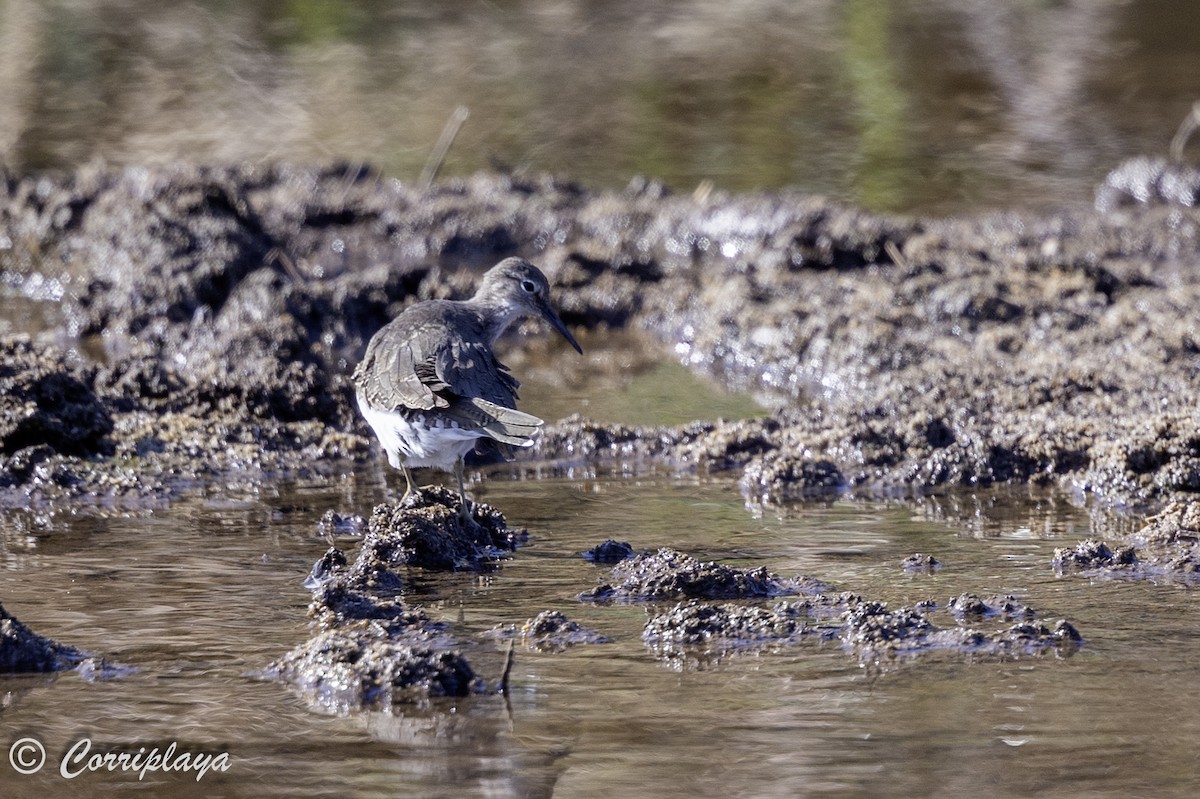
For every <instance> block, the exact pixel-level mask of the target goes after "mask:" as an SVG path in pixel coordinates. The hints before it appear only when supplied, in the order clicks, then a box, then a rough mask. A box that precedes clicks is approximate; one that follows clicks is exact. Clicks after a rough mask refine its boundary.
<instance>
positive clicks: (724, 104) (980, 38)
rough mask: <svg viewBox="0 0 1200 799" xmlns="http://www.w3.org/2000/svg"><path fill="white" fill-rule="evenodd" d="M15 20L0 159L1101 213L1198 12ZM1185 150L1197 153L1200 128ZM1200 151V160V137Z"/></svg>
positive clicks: (1117, 5)
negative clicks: (441, 149) (281, 169)
mask: <svg viewBox="0 0 1200 799" xmlns="http://www.w3.org/2000/svg"><path fill="white" fill-rule="evenodd" d="M2 11H3V13H0V107H3V108H4V109H5V114H4V115H3V117H2V118H0V163H2V164H4V165H5V166H7V167H9V168H11V169H13V170H15V171H17V172H18V173H22V172H26V171H28V170H32V169H43V168H71V167H74V166H78V165H80V164H84V163H87V162H88V161H90V160H93V159H103V160H105V161H107V162H109V163H116V164H135V165H137V164H145V163H148V162H154V163H163V162H171V161H176V160H181V159H186V160H191V161H202V162H207V161H213V160H229V159H232V160H242V159H246V160H250V161H252V162H258V161H267V160H276V159H284V160H291V161H299V162H302V163H311V162H313V161H317V160H319V161H328V160H335V159H348V160H351V161H359V160H361V161H366V162H369V163H372V164H375V165H377V166H378V167H379V168H380V169H381V170H382V172H383V173H384V174H385V175H386V176H388V177H391V178H397V179H400V180H404V181H416V180H418V178H419V176H420V175H421V173H422V171H423V169H424V168H425V166H426V164H427V161H428V160H429V159H430V155H431V152H432V151H433V150H434V149H435V142H437V141H438V139H439V136H440V135H441V133H442V131H443V128H444V126H445V125H446V124H447V122H448V120H449V119H451V118H452V117H453V115H454V113H455V110H456V109H457V108H459V107H463V108H466V109H468V111H469V114H470V115H469V117H468V118H467V119H466V121H465V122H464V123H463V124H462V126H461V127H460V128H459V131H458V135H457V137H455V138H454V140H453V145H452V146H451V147H450V149H449V152H448V154H447V157H446V158H445V161H444V163H443V165H442V171H441V174H442V175H443V176H454V175H465V174H470V173H473V172H475V171H477V170H479V169H487V168H497V167H498V168H501V169H515V170H518V171H530V172H534V173H538V172H551V173H554V174H557V175H559V176H562V177H565V178H568V179H572V180H582V181H583V182H585V183H586V184H588V185H591V186H595V187H610V186H623V185H625V184H627V183H628V182H629V180H630V178H631V177H632V176H634V175H637V174H641V175H645V176H647V177H650V178H653V179H657V180H662V181H664V182H665V183H666V184H667V185H669V186H671V187H672V188H674V189H676V190H678V191H682V192H690V191H692V190H694V189H696V188H697V186H698V185H701V184H703V183H704V182H705V181H711V183H712V184H713V185H714V186H715V187H716V188H717V189H725V190H729V191H747V190H756V189H775V188H779V187H784V186H790V187H796V188H798V189H800V190H803V191H809V192H818V193H822V194H828V195H831V196H833V197H835V198H839V199H843V200H847V201H851V202H854V203H856V204H858V205H862V206H866V207H868V208H871V209H875V210H889V211H919V212H926V213H951V214H957V213H961V212H963V211H964V210H968V209H978V208H991V207H1005V208H1007V207H1025V208H1029V207H1040V208H1044V207H1055V206H1060V205H1075V204H1088V203H1090V202H1091V198H1092V189H1093V186H1094V185H1095V184H1096V183H1097V182H1098V181H1099V180H1100V179H1101V178H1102V177H1103V176H1104V174H1105V173H1106V172H1107V171H1108V170H1109V169H1111V168H1112V167H1113V166H1115V165H1116V163H1117V162H1119V161H1120V160H1121V159H1124V158H1127V157H1129V156H1131V155H1136V154H1159V155H1165V153H1166V149H1167V145H1168V143H1169V142H1170V141H1171V137H1172V134H1173V133H1174V132H1175V130H1176V128H1177V127H1178V125H1179V123H1180V122H1181V121H1182V119H1183V118H1184V116H1185V115H1186V114H1187V113H1188V112H1189V110H1190V108H1191V105H1192V103H1193V101H1195V100H1196V88H1195V81H1194V77H1193V76H1194V75H1195V74H1196V73H1197V71H1198V70H1200V37H1198V36H1197V31H1198V30H1200V17H1198V15H1200V6H1197V4H1195V3H1191V2H1186V1H1181V0H1170V2H1163V0H1153V1H1151V0H1089V2H1086V3H994V2H986V1H980V0H952V1H951V0H932V1H931V2H925V3H895V2H888V0H849V1H848V2H843V1H842V0H805V1H804V2H791V1H789V2H778V0H737V2H710V1H709V0H694V1H693V2H687V3H668V2H645V1H644V0H638V2H629V1H628V0H608V1H607V2H603V3H572V2H564V1H563V0H518V1H517V2H503V3H482V2H474V0H467V1H466V2H463V1H461V0H449V1H448V2H443V3H438V4H436V5H430V4H428V3H420V2H389V3H380V2H378V1H377V0H351V1H348V2H343V3H286V4H284V3H276V2H261V1H260V2H244V3H233V4H230V3H218V4H212V3H207V4H204V3H159V2H153V1H152V0H127V1H126V2H123V3H119V4H115V3H109V2H97V1H96V0H82V1H81V2H71V3H64V2H32V1H31V0H10V2H8V3H6V4H5V5H4V6H3V9H2ZM1193 147H1194V145H1193ZM1192 152H1193V154H1194V149H1193V151H1192Z"/></svg>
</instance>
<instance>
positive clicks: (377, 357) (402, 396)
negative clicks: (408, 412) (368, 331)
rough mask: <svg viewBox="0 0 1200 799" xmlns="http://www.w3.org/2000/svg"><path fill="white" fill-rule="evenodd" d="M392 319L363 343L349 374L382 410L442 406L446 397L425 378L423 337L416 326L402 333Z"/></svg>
mask: <svg viewBox="0 0 1200 799" xmlns="http://www.w3.org/2000/svg"><path fill="white" fill-rule="evenodd" d="M396 321H398V320H393V321H392V322H391V323H390V324H387V325H385V326H384V327H383V328H382V329H381V330H380V331H379V332H378V333H376V334H375V335H374V336H373V337H372V338H371V341H370V343H369V344H367V352H366V354H365V355H363V359H362V361H361V362H360V363H359V364H358V366H357V367H356V368H355V370H354V375H353V380H354V384H355V386H356V387H357V388H358V392H359V394H360V395H362V397H364V398H365V399H366V400H367V402H369V403H370V404H371V405H372V406H374V407H376V408H380V409H385V410H393V411H394V410H400V409H401V408H412V409H415V410H426V411H427V410H430V409H432V408H436V407H445V406H446V405H447V404H448V403H447V401H446V400H444V399H440V398H439V397H438V396H437V395H436V394H435V393H434V391H433V389H432V388H431V387H430V385H429V383H427V382H426V380H428V379H429V373H428V369H427V368H425V367H424V366H423V364H425V363H426V362H427V361H428V360H429V358H430V356H429V355H428V354H427V353H425V352H424V348H423V347H422V346H421V344H422V341H423V339H424V338H425V337H423V336H421V335H419V333H420V330H419V329H418V330H410V331H408V332H407V333H406V332H405V330H404V328H403V327H402V326H400V325H397V324H396Z"/></svg>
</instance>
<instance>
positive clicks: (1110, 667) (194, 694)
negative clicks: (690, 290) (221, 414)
mask: <svg viewBox="0 0 1200 799" xmlns="http://www.w3.org/2000/svg"><path fill="white" fill-rule="evenodd" d="M378 475H379V472H378V471H377V470H371V469H368V470H364V471H362V472H359V473H356V474H352V475H347V476H346V477H345V479H343V480H342V481H340V482H338V483H336V484H331V485H309V486H296V485H288V486H281V487H279V489H278V490H277V491H275V490H271V491H265V492H263V493H261V494H259V495H257V496H225V495H221V494H220V493H218V492H210V493H208V494H207V495H205V496H202V497H196V498H194V499H190V500H188V501H185V502H180V503H178V504H176V505H175V506H174V507H172V508H171V509H170V510H169V511H167V512H163V513H159V514H155V515H154V516H150V517H143V518H118V519H97V518H88V517H81V518H75V519H71V518H61V519H55V520H52V521H50V522H49V523H48V525H46V526H39V524H38V523H37V521H36V520H32V519H29V518H24V517H21V516H20V515H17V516H7V517H5V518H4V520H3V522H2V524H3V532H4V537H3V553H2V559H0V563H2V565H3V567H4V571H5V574H6V576H5V580H4V604H5V607H6V608H8V609H9V610H10V611H11V612H13V613H14V614H16V615H17V616H18V617H20V618H22V619H23V620H24V621H25V622H27V623H28V624H30V625H31V626H33V627H34V628H35V629H37V630H38V631H40V632H42V633H44V634H48V635H51V636H53V637H55V638H56V639H58V640H61V641H63V642H67V643H70V644H73V645H76V646H79V647H83V648H86V649H89V650H93V651H97V652H102V653H104V654H105V655H106V656H108V657H110V658H112V659H114V660H117V661H120V662H122V663H125V664H128V665H131V666H134V667H136V668H137V669H138V671H137V673H135V674H133V675H132V676H128V677H124V678H119V679H113V680H108V681H102V682H98V683H89V682H86V681H84V680H83V679H81V678H80V677H79V676H78V675H76V674H73V673H72V674H64V675H61V676H58V677H51V678H41V677H23V678H9V679H6V680H4V681H3V684H2V687H0V690H2V691H3V697H4V702H3V707H4V709H3V711H2V712H0V719H2V721H3V726H2V729H3V731H4V733H5V735H6V737H7V738H8V739H10V740H15V739H16V738H18V737H20V736H22V735H31V736H35V737H38V738H39V739H40V740H42V741H43V742H44V743H45V745H46V747H47V749H48V750H49V752H50V758H51V761H52V765H53V764H54V763H55V762H56V758H57V757H58V756H59V755H60V754H61V753H62V752H63V751H64V750H65V749H66V748H67V747H68V746H69V745H70V744H72V743H73V742H75V741H77V740H78V739H80V738H83V737H90V738H92V739H93V740H95V741H103V742H108V743H123V744H132V745H133V748H135V749H136V747H137V746H150V745H165V744H166V743H168V742H170V741H179V742H181V744H187V745H190V746H191V747H192V748H193V749H197V750H201V749H202V750H205V751H210V752H213V751H228V752H229V754H230V757H231V762H232V766H231V768H230V770H229V771H228V772H226V773H224V774H210V775H208V776H206V777H205V778H204V780H203V781H202V782H201V783H200V784H196V783H194V782H192V781H190V780H189V779H188V778H186V777H184V776H179V775H157V777H156V776H155V775H149V776H147V778H146V783H148V784H146V783H142V784H140V783H139V782H138V780H137V779H136V778H135V776H131V775H126V774H87V775H84V776H81V777H79V778H77V779H76V780H75V781H74V782H72V783H70V784H69V785H67V787H69V788H70V789H72V790H77V791H81V792H83V793H85V794H87V795H93V794H95V793H99V792H101V791H102V792H103V793H104V794H105V795H109V796H126V795H129V796H133V795H145V790H144V789H146V788H151V787H152V786H157V787H156V788H153V790H155V792H156V793H157V792H161V791H162V790H165V789H166V788H167V787H168V786H169V788H170V790H171V793H172V795H181V796H187V795H196V796H200V795H211V793H210V792H213V791H215V792H218V793H220V795H225V796H247V797H249V796H333V795H355V796H398V795H399V796H446V797H451V796H454V797H464V796H549V795H551V793H554V794H555V795H562V796H613V795H625V794H628V793H631V792H635V791H636V792H639V793H645V792H650V793H653V794H654V795H660V796H664V797H673V796H680V797H683V796H714V797H715V796H729V795H747V796H774V795H779V796H784V795H787V796H793V795H798V794H799V795H829V796H845V797H857V796H875V795H909V796H917V795H923V796H958V795H962V794H963V793H964V792H970V793H971V794H972V795H979V796H996V797H1002V796H1004V797H1011V796H1025V795H1030V796H1032V795H1039V796H1052V797H1085V796H1087V797H1096V796H1113V797H1116V796H1128V795H1155V796H1186V795H1191V794H1192V793H1193V792H1194V788H1195V786H1196V784H1197V783H1196V778H1197V773H1196V771H1197V767H1196V761H1195V758H1194V757H1192V756H1191V754H1190V749H1189V747H1190V742H1191V741H1194V740H1195V736H1196V735H1197V734H1198V733H1200V699H1197V698H1196V693H1195V691H1194V690H1192V687H1193V686H1192V683H1193V682H1194V673H1193V670H1192V669H1191V668H1190V666H1189V665H1188V664H1190V663H1192V662H1195V660H1196V658H1197V657H1200V650H1198V649H1197V646H1198V643H1197V642H1198V639H1197V638H1196V636H1195V634H1194V631H1195V630H1196V629H1197V628H1198V625H1200V609H1197V607H1196V604H1195V603H1194V602H1192V601H1191V595H1190V591H1187V590H1185V589H1182V588H1178V587H1173V586H1156V585H1151V584H1125V583H1118V582H1107V583H1099V584H1091V583H1089V581H1088V580H1086V579H1081V578H1062V579H1060V578H1056V577H1055V576H1054V574H1053V573H1052V571H1051V570H1050V568H1049V559H1050V555H1051V552H1052V550H1053V548H1054V547H1055V546H1056V545H1062V544H1064V543H1068V542H1073V541H1074V540H1076V539H1077V538H1079V537H1081V536H1084V535H1086V534H1087V533H1088V531H1089V529H1090V528H1091V525H1092V522H1091V521H1090V517H1089V514H1088V513H1087V512H1086V511H1084V510H1082V509H1080V508H1077V507H1074V506H1072V505H1071V504H1069V503H1067V502H1065V501H1063V499H1062V498H1061V497H1055V496H1048V495H1040V494H1031V493H1028V492H1024V491H1003V492H993V493H991V494H983V495H969V494H963V495H959V496H956V497H953V498H949V499H946V500H942V501H929V502H926V503H924V504H922V505H919V506H917V507H916V508H914V507H913V506H911V505H903V504H896V505H891V504H870V503H865V504H862V503H860V504H852V503H842V502H835V503H832V504H813V505H805V506H800V507H797V508H796V509H795V512H794V513H791V514H789V515H787V516H786V518H781V517H778V516H775V515H772V514H765V515H762V516H761V517H758V518H756V517H755V516H754V515H752V514H750V513H747V512H746V510H745V509H744V508H743V507H742V505H741V502H740V500H739V499H738V496H737V494H736V491H735V490H734V488H733V486H732V485H731V484H729V483H726V482H722V481H715V482H697V481H694V480H667V479H645V480H638V481H623V482H612V481H605V480H584V481H572V480H539V481H529V482H509V481H504V480H499V479H495V480H492V481H490V482H488V483H486V484H484V485H481V486H477V487H476V491H477V494H478V495H479V496H480V497H481V498H483V499H486V500H487V501H488V502H492V503H494V504H496V505H497V506H498V507H500V508H503V509H504V510H505V511H506V512H507V513H508V514H509V516H510V519H511V521H512V522H513V523H519V524H523V525H526V526H528V528H529V530H530V533H531V536H532V538H531V540H530V542H529V545H528V546H526V547H525V548H523V549H521V550H520V551H519V552H518V553H517V555H516V557H515V558H514V559H513V560H511V561H510V562H508V563H506V564H504V566H503V567H502V568H501V569H500V570H498V571H497V572H495V573H494V574H490V575H486V576H479V575H473V574H448V575H420V576H419V577H417V578H416V579H414V581H413V587H412V589H411V591H410V592H409V594H408V595H407V596H406V599H408V600H409V601H411V602H414V603H419V604H422V605H424V606H425V607H426V608H427V609H428V611H429V612H430V613H431V614H432V615H434V616H435V617H438V618H441V619H443V620H445V621H447V622H449V623H450V624H451V628H452V631H453V633H454V634H455V635H456V636H457V637H459V638H460V639H461V640H462V642H463V647H464V650H465V652H466V653H467V654H468V657H469V658H470V659H471V661H472V663H473V664H474V666H475V667H476V668H477V669H478V670H479V671H480V672H481V673H482V674H484V675H485V676H489V677H491V678H493V679H494V678H495V677H497V676H498V675H499V671H500V668H501V664H502V660H503V655H502V652H501V651H500V649H499V645H497V644H496V643H494V642H492V641H490V640H488V639H486V638H484V637H482V636H481V634H482V633H484V632H485V631H487V630H488V629H490V628H491V627H493V626H494V625H496V624H508V623H520V622H521V621H523V620H525V619H527V618H529V617H530V616H532V615H534V614H535V613H537V612H538V611H541V610H544V609H547V608H556V609H561V610H563V611H564V612H566V613H567V614H568V615H569V616H570V617H572V618H575V619H577V620H579V621H581V622H584V623H586V624H588V625H590V626H592V627H594V628H596V629H598V630H600V631H601V632H603V633H605V634H606V635H608V636H610V637H611V638H612V639H614V640H613V642H612V643H609V644H602V645H595V646H588V647H581V648H577V649H574V650H571V651H568V652H565V653H561V654H548V653H546V654H542V653H534V652H530V651H526V650H524V649H521V648H518V650H517V655H516V659H515V667H514V669H513V673H512V696H511V709H509V708H508V707H506V706H505V702H504V700H503V699H502V698H501V697H498V696H492V697H477V698H472V699H467V700H459V701H456V702H436V703H434V704H433V705H432V706H431V707H428V708H399V709H397V710H396V711H395V712H394V713H393V714H390V715H387V714H380V713H369V714H359V715H341V716H339V715H336V714H332V715H331V714H323V713H317V712H314V711H312V710H310V709H309V708H307V707H306V706H305V705H304V704H303V703H302V702H301V701H300V699H299V698H297V697H296V696H294V695H293V694H292V693H291V692H290V691H289V690H288V689H286V688H285V687H283V686H281V685H277V684H273V683H266V682H259V681H256V680H254V679H251V678H250V677H248V676H247V674H248V673H249V672H252V671H254V670H255V669H260V668H262V667H263V666H264V665H266V664H267V663H268V662H269V661H271V660H272V659H273V658H275V657H277V656H279V655H280V654H282V653H283V652H285V651H286V650H288V649H289V648H291V647H292V646H293V645H295V644H296V643H298V642H300V641H301V640H302V639H303V638H304V637H305V635H306V627H305V618H304V612H305V606H306V602H307V593H306V592H305V590H304V589H303V587H302V586H301V582H302V580H303V578H304V575H305V573H306V572H307V570H308V568H309V566H310V565H311V563H312V561H313V560H314V559H315V558H316V557H317V556H318V555H319V554H320V553H321V552H322V551H323V550H324V547H325V543H324V541H322V540H321V538H320V537H319V536H318V535H317V533H316V521H317V519H318V518H319V517H320V515H321V514H322V513H323V512H324V511H325V510H326V509H328V508H335V509H338V510H340V511H353V510H358V511H360V512H364V513H365V512H367V511H368V510H369V508H370V507H371V505H372V504H373V503H374V502H377V501H379V500H380V499H381V497H382V496H383V489H384V487H383V485H382V483H381V482H380V481H379V478H378ZM608 537H615V538H618V539H622V540H628V541H630V542H631V543H632V544H634V545H635V546H636V547H655V546H659V545H672V546H676V547H679V548H681V549H684V550H686V551H689V552H692V553H694V554H696V555H698V556H701V557H705V558H720V559H722V560H728V561H730V562H735V563H740V564H753V565H757V564H765V565H767V566H769V567H770V568H772V569H774V570H778V571H780V572H783V573H785V574H790V573H796V572H803V573H808V574H813V575H816V576H819V577H822V578H824V579H827V580H830V581H832V582H834V583H835V584H836V585H837V586H838V587H839V588H844V589H848V590H854V591H861V592H863V593H867V594H870V595H871V596H873V597H877V598H882V599H886V600H889V601H890V602H893V603H912V602H916V601H919V600H921V599H925V598H927V597H935V598H937V599H939V600H942V601H944V600H945V599H946V598H947V597H949V596H952V595H957V594H958V593H960V592H963V591H972V592H975V593H978V594H981V595H983V594H988V593H996V592H1001V593H1015V594H1018V595H1019V596H1020V597H1021V598H1022V599H1023V600H1024V601H1026V602H1027V603H1029V604H1030V605H1032V606H1033V607H1035V608H1038V609H1040V610H1041V611H1042V612H1043V613H1044V614H1045V617H1046V618H1049V619H1055V618H1058V617H1066V618H1068V619H1071V620H1072V621H1074V622H1075V623H1076V624H1077V626H1078V627H1079V629H1080V630H1081V632H1082V633H1083V635H1084V636H1085V638H1086V639H1087V643H1086V645H1085V647H1084V648H1083V649H1082V650H1081V651H1079V652H1078V654H1076V655H1075V656H1073V657H1070V658H1068V659H1057V658H1054V657H1045V658H1028V659H1023V660H1015V661H1008V662H992V661H989V662H979V663H971V662H969V660H964V659H962V658H956V657H936V658H934V659H932V660H929V661H920V662H912V663H907V664H901V665H899V666H897V667H895V668H894V669H892V670H887V671H883V672H879V671H878V670H874V669H870V668H864V667H862V666H861V665H860V664H859V663H858V662H857V661H856V660H855V659H853V658H852V657H851V656H850V655H849V654H848V653H847V652H845V651H843V650H842V648H841V647H840V645H839V644H837V643H836V642H834V643H817V642H812V641H810V642H802V643H799V644H796V645H790V646H786V647H780V648H777V649H768V650H762V651H752V652H744V653H737V654H731V655H726V656H724V657H723V658H721V659H720V660H699V661H686V662H683V663H678V662H673V661H664V660H660V659H658V658H657V657H656V656H655V655H654V653H653V652H652V651H651V650H649V649H648V648H646V647H645V646H644V645H643V644H642V642H641V640H640V638H639V636H640V632H641V627H642V624H643V621H644V619H645V612H644V609H643V608H642V607H639V606H630V605H617V606H610V607H605V606H593V605H586V604H581V603H579V602H578V601H577V600H576V599H575V596H576V594H578V593H579V592H580V591H581V590H584V589H586V588H589V587H590V586H592V585H593V584H594V583H595V581H596V579H597V578H598V577H600V576H602V575H603V574H604V573H605V572H606V570H605V569H604V567H597V566H593V565H590V564H588V563H586V562H585V561H583V560H582V558H580V557H579V556H578V553H579V552H580V551H581V550H582V549H584V548H586V547H589V546H591V545H593V544H595V543H598V542H599V541H601V540H603V539H605V538H608ZM342 543H343V544H344V545H347V546H353V543H352V542H350V541H343V542H342ZM913 551H922V552H929V553H933V554H935V555H936V556H937V557H938V558H939V559H941V560H942V561H943V562H944V564H945V567H944V568H943V569H942V570H941V571H940V572H938V573H937V574H935V575H933V576H910V575H908V574H906V573H905V572H904V571H903V570H902V569H901V568H900V566H899V562H900V560H901V559H902V558H903V557H904V556H905V555H907V554H909V553H911V552H913ZM0 744H3V746H5V747H7V746H8V744H9V740H5V741H0ZM64 785H65V782H64V781H63V780H62V778H61V777H59V776H58V775H57V773H53V772H51V773H50V774H42V775H37V776H29V777H25V776H21V775H18V774H16V773H15V772H13V771H12V770H11V769H9V768H8V767H7V764H4V767H3V768H0V786H2V787H3V793H4V795H5V796H11V797H16V796H34V795H39V796H44V795H46V793H47V792H48V791H50V792H53V793H55V794H57V793H58V792H59V790H60V789H62V788H63V787H64Z"/></svg>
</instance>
